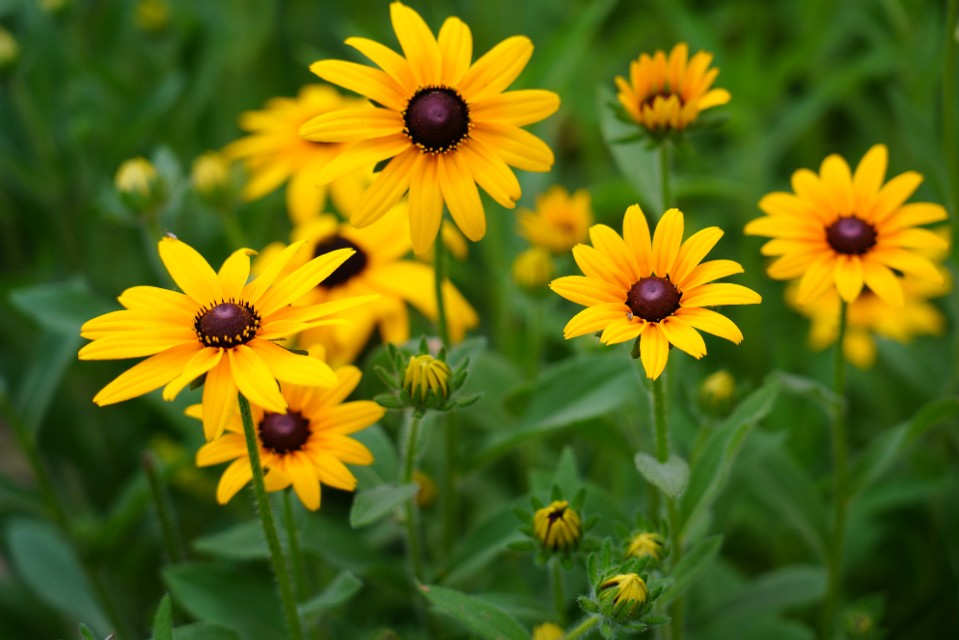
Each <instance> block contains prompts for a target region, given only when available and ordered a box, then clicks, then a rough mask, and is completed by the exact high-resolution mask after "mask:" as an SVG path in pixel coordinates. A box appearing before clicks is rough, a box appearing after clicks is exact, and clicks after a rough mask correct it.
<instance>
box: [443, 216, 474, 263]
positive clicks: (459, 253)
mask: <svg viewBox="0 0 959 640" xmlns="http://www.w3.org/2000/svg"><path fill="white" fill-rule="evenodd" d="M440 239H441V240H442V241H443V244H444V245H446V248H447V249H448V250H449V252H450V255H451V256H453V257H454V258H456V259H457V260H459V261H461V262H462V261H463V260H466V258H468V257H469V254H470V247H469V245H468V244H467V243H466V238H465V237H463V234H462V233H461V232H460V230H459V229H457V228H456V226H455V225H452V224H444V225H443V230H442V231H441V232H440Z"/></svg>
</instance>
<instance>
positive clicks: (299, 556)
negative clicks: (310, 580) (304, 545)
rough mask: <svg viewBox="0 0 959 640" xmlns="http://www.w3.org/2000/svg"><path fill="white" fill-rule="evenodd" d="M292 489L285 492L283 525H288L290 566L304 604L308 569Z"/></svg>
mask: <svg viewBox="0 0 959 640" xmlns="http://www.w3.org/2000/svg"><path fill="white" fill-rule="evenodd" d="M291 491H292V490H291V489H287V490H286V491H283V523H284V524H285V525H286V537H287V541H288V542H289V547H290V564H291V565H292V570H293V588H294V590H295V593H296V599H297V600H298V601H299V602H302V601H303V600H304V599H305V598H306V569H305V567H304V564H303V552H302V551H300V533H299V530H298V529H297V528H296V519H295V518H294V517H293V499H292V498H291V497H290V493H291Z"/></svg>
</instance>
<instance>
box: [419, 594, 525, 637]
mask: <svg viewBox="0 0 959 640" xmlns="http://www.w3.org/2000/svg"><path fill="white" fill-rule="evenodd" d="M420 589H421V590H422V592H423V595H424V596H426V599H427V600H429V601H430V602H431V603H432V604H433V605H434V606H436V607H438V608H439V609H441V610H442V611H444V612H446V613H447V614H449V615H450V616H452V617H454V618H456V619H457V620H459V621H460V622H462V623H463V624H464V625H465V626H466V627H467V628H469V629H470V631H472V632H473V633H475V634H476V636H477V637H480V638H487V640H529V632H528V631H526V629H524V628H523V627H522V626H521V625H520V623H519V622H517V621H516V619H515V618H514V617H513V616H511V615H509V614H508V613H506V612H504V611H503V610H502V609H499V608H497V607H495V606H493V605H491V604H490V603H488V602H486V601H485V600H482V599H480V598H477V597H475V596H468V595H466V594H465V593H460V592H459V591H454V590H452V589H446V588H445V587H438V586H430V585H421V586H420Z"/></svg>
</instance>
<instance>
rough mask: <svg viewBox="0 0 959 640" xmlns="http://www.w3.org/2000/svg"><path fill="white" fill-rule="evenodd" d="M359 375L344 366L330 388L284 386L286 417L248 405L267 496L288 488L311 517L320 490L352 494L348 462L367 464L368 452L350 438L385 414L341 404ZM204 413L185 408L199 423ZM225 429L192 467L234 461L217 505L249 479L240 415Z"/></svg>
mask: <svg viewBox="0 0 959 640" xmlns="http://www.w3.org/2000/svg"><path fill="white" fill-rule="evenodd" d="M301 357H303V358H308V357H307V356H301ZM308 359H311V358H308ZM311 360H313V361H315V362H320V361H319V360H315V359H311ZM361 376H362V374H361V373H360V371H359V369H357V368H356V367H352V366H347V367H341V368H339V369H337V370H336V371H335V373H334V380H335V382H334V383H333V385H331V386H329V387H328V388H318V387H304V386H300V385H295V384H284V385H283V389H282V394H283V397H284V399H285V400H286V403H287V405H288V407H289V408H288V410H287V411H286V412H285V413H276V412H273V411H269V410H267V409H264V408H263V407H261V406H258V405H257V404H255V403H251V405H250V408H251V410H252V414H253V424H254V426H255V427H256V434H257V445H258V448H259V454H260V465H261V466H262V467H263V469H264V470H265V471H266V477H265V482H266V490H267V491H280V490H282V489H286V488H287V487H289V486H290V485H293V490H294V491H295V492H296V495H297V496H298V497H299V498H300V500H301V501H302V502H303V504H304V506H306V508H307V509H311V510H314V511H315V510H316V509H319V508H320V485H321V484H325V485H328V486H331V487H335V488H337V489H343V490H344V491H353V490H354V489H355V488H356V477H355V476H354V475H353V473H352V472H351V471H350V470H349V469H348V468H347V467H346V464H358V465H368V464H371V463H372V462H373V454H372V453H370V450H369V449H367V448H366V446H365V445H363V444H362V443H360V442H359V441H357V440H355V439H353V438H351V437H350V436H351V435H352V434H353V433H356V432H357V431H360V430H361V429H365V428H366V427H368V426H370V425H372V424H373V423H375V422H376V421H377V420H379V419H380V418H381V417H383V413H384V411H385V410H384V409H383V408H382V407H380V406H379V405H377V404H376V403H375V402H372V401H369V400H357V401H354V402H343V400H345V399H346V398H347V397H348V396H349V395H350V394H351V393H352V392H353V390H354V389H355V388H356V385H357V384H359V382H360V378H361ZM206 411H207V407H206V405H205V404H204V405H194V406H192V407H190V408H189V409H187V413H188V415H191V416H193V417H195V418H200V419H204V420H205V418H206ZM226 429H227V432H226V433H224V434H223V435H222V436H220V437H219V438H216V439H215V440H213V441H212V442H208V443H206V444H205V445H203V446H202V447H201V448H200V450H199V451H198V452H197V454H196V463H197V465H198V466H201V467H206V466H210V465H215V464H222V463H224V462H230V463H231V464H230V466H228V467H227V468H226V470H225V471H224V472H223V475H222V476H221V478H220V483H219V485H218V486H217V491H216V499H217V501H218V502H219V503H220V504H226V503H227V502H229V501H230V498H232V497H233V496H234V495H236V493H237V492H238V491H239V490H240V489H242V488H243V486H244V485H246V483H248V482H249V481H250V480H251V479H252V477H253V471H252V468H251V467H250V458H249V455H248V452H247V448H246V440H245V436H244V434H243V423H242V420H241V418H240V414H239V412H238V411H237V412H235V413H234V414H233V417H232V419H231V420H230V421H229V423H228V424H227V427H226Z"/></svg>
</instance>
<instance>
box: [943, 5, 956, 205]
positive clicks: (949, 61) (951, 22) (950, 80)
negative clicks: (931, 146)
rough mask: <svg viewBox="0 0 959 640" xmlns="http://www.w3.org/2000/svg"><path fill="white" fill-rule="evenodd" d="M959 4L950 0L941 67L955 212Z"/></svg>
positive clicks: (949, 186) (948, 182) (945, 143)
mask: <svg viewBox="0 0 959 640" xmlns="http://www.w3.org/2000/svg"><path fill="white" fill-rule="evenodd" d="M957 22H959V0H949V5H948V7H947V9H946V34H945V35H946V43H945V52H944V54H943V65H942V145H943V147H942V154H943V158H945V161H946V162H945V164H946V178H947V180H946V185H947V189H948V190H949V193H948V194H947V196H948V197H949V198H950V199H951V200H952V207H951V209H952V210H953V211H956V210H957V208H959V198H957V194H956V185H957V184H959V156H957V153H959V152H957V149H956V142H957V136H956V118H955V113H956V86H955V78H956V45H957V43H956V28H957V26H959V25H957Z"/></svg>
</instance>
